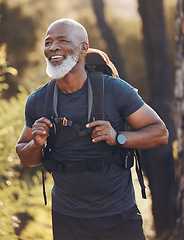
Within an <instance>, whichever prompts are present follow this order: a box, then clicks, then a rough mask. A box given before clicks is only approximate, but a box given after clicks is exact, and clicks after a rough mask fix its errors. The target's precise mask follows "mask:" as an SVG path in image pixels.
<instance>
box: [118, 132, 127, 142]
mask: <svg viewBox="0 0 184 240" xmlns="http://www.w3.org/2000/svg"><path fill="white" fill-rule="evenodd" d="M116 141H117V143H118V144H120V145H123V144H125V143H126V137H125V135H124V134H122V133H119V132H117V136H116Z"/></svg>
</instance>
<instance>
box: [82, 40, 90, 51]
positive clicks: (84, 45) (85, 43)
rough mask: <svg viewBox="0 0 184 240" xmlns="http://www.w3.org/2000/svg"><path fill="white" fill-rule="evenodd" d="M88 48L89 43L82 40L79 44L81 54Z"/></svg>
mask: <svg viewBox="0 0 184 240" xmlns="http://www.w3.org/2000/svg"><path fill="white" fill-rule="evenodd" d="M88 48H89V45H88V43H87V42H84V43H82V44H81V50H82V53H83V54H86V52H87V50H88Z"/></svg>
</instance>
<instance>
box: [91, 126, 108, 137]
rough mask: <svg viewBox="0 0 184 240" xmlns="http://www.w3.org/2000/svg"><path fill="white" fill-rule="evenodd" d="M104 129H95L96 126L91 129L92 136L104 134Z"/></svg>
mask: <svg viewBox="0 0 184 240" xmlns="http://www.w3.org/2000/svg"><path fill="white" fill-rule="evenodd" d="M105 134H106V133H105V131H104V130H99V131H96V128H95V129H94V130H93V132H92V138H96V137H99V136H102V135H105Z"/></svg>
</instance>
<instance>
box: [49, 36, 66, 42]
mask: <svg viewBox="0 0 184 240" xmlns="http://www.w3.org/2000/svg"><path fill="white" fill-rule="evenodd" d="M51 38H52V37H49V36H48V37H46V38H45V41H48V40H50V39H51ZM56 38H57V39H63V38H64V39H67V40H68V41H69V39H68V38H67V37H66V36H56Z"/></svg>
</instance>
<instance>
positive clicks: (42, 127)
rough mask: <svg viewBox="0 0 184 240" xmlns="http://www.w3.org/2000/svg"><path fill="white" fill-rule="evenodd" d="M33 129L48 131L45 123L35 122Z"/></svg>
mask: <svg viewBox="0 0 184 240" xmlns="http://www.w3.org/2000/svg"><path fill="white" fill-rule="evenodd" d="M32 128H33V129H44V130H45V131H49V126H48V125H47V124H46V123H42V122H40V123H39V122H35V123H34V124H33V127H32Z"/></svg>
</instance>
